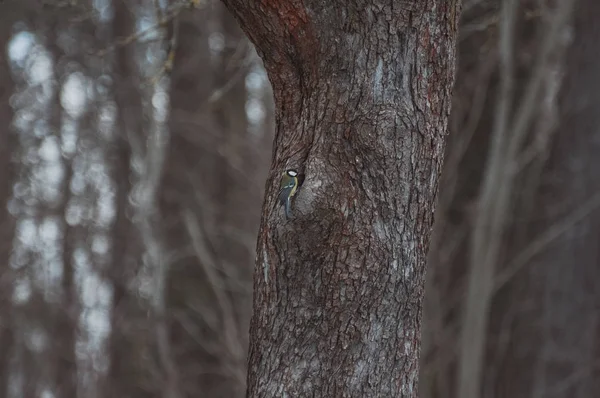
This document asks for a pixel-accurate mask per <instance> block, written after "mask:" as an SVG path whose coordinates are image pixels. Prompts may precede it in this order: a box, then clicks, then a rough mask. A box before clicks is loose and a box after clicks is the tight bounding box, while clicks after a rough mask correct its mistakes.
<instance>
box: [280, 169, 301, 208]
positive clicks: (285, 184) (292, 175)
mask: <svg viewBox="0 0 600 398" xmlns="http://www.w3.org/2000/svg"><path fill="white" fill-rule="evenodd" d="M297 190H298V172H297V171H296V170H292V169H289V170H286V171H285V172H284V173H283V176H282V177H281V185H280V186H279V203H280V204H281V205H283V207H284V209H285V218H286V219H290V218H291V217H292V211H291V203H290V202H291V200H292V196H294V194H295V193H296V191H297Z"/></svg>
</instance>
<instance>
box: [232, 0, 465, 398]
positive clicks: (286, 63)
mask: <svg viewBox="0 0 600 398" xmlns="http://www.w3.org/2000/svg"><path fill="white" fill-rule="evenodd" d="M225 3H226V4H227V6H228V7H229V8H230V9H231V10H232V11H233V13H234V14H235V15H236V16H237V17H238V19H239V21H240V23H241V26H242V28H243V29H244V30H245V31H246V33H247V34H248V36H249V37H250V38H251V40H252V41H253V42H254V43H255V45H256V47H257V50H258V51H259V54H260V55H261V56H262V58H263V60H264V63H265V67H266V69H267V71H268V73H269V78H270V80H271V83H272V85H273V91H274V96H275V104H276V115H277V118H276V123H277V130H276V137H275V146H274V156H273V162H272V164H271V173H270V177H269V179H268V182H267V196H266V200H265V204H264V207H263V218H262V222H261V228H260V232H259V239H258V248H257V262H256V267H255V284H254V288H255V296H254V314H253V320H252V323H251V331H250V339H251V342H250V345H251V348H250V359H249V373H248V396H260V397H275V396H277V397H280V396H313V395H316V396H335V397H338V396H339V397H341V396H348V397H350V396H355V397H358V396H360V397H375V396H377V397H380V396H397V397H400V396H402V397H416V396H417V376H418V359H419V348H420V324H421V303H422V297H423V280H424V273H425V259H426V253H427V250H428V246H429V237H430V231H431V226H432V221H433V212H434V208H435V199H436V192H437V184H438V178H439V172H440V167H441V162H442V158H443V151H444V145H445V136H446V134H445V132H446V124H447V116H448V112H449V106H450V96H451V86H452V82H453V73H454V61H455V59H454V44H455V36H456V29H457V17H458V2H457V1H450V2H445V1H428V2H419V1H409V2H403V3H402V4H396V3H383V2H379V1H357V0H355V1H351V2H343V4H342V2H339V1H331V2H321V1H304V2H300V1H284V2H273V1H260V2H255V1H245V0H226V1H225ZM290 167H293V168H297V169H299V171H300V172H302V173H304V174H305V176H306V179H305V182H304V185H303V186H302V188H301V189H300V191H299V193H298V194H297V197H296V199H295V201H294V203H293V211H294V216H295V217H294V219H293V220H291V221H287V222H286V221H285V218H284V216H283V213H282V211H280V209H279V208H278V207H276V206H275V200H276V195H277V189H278V188H277V187H278V183H279V178H280V175H281V173H282V172H283V170H285V169H286V168H290Z"/></svg>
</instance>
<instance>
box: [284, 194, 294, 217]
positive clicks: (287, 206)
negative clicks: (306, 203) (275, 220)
mask: <svg viewBox="0 0 600 398" xmlns="http://www.w3.org/2000/svg"><path fill="white" fill-rule="evenodd" d="M290 202H291V199H290V197H289V196H288V197H287V198H286V199H285V204H284V207H285V218H286V219H288V220H289V219H290V218H292V208H291V203H290Z"/></svg>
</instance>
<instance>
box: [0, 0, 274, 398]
mask: <svg viewBox="0 0 600 398" xmlns="http://www.w3.org/2000/svg"><path fill="white" fill-rule="evenodd" d="M0 15H1V17H0V18H1V22H0V40H2V49H3V50H2V53H1V54H2V55H1V58H0V60H1V61H2V62H0V68H1V69H0V98H1V102H0V118H1V120H2V127H1V128H2V135H1V137H0V139H1V145H0V151H1V155H2V156H0V161H1V162H2V165H1V166H0V181H1V184H2V185H1V186H2V190H1V192H0V195H1V198H2V209H4V210H3V211H2V213H1V214H2V215H1V216H0V217H1V218H0V220H1V234H2V240H1V242H2V246H1V250H0V253H1V254H0V255H1V256H2V258H3V259H4V261H2V264H3V266H2V269H1V274H0V275H1V278H0V284H1V285H0V289H1V290H0V292H1V293H0V294H1V296H0V297H1V301H0V327H1V329H0V380H1V381H0V391H1V392H0V395H1V396H6V397H74V396H85V397H102V396H106V397H115V396H120V397H142V396H143V397H150V396H157V397H158V396H172V397H185V396H198V394H202V396H210V397H235V396H242V395H244V393H245V373H246V351H247V344H248V338H247V331H248V323H249V316H250V308H251V302H252V301H251V297H252V284H251V276H252V269H253V263H254V251H255V249H254V248H255V240H256V232H257V230H258V223H259V220H260V205H261V203H262V195H263V187H264V181H265V178H266V173H267V170H268V163H269V159H270V153H271V142H272V136H273V127H272V118H273V116H272V104H271V102H272V99H271V93H270V88H269V85H268V82H267V80H266V76H265V73H264V71H263V69H262V66H261V62H260V59H259V58H258V57H257V55H256V54H255V52H254V50H253V47H252V46H251V45H250V44H249V42H248V40H246V39H245V37H244V35H243V34H242V33H241V31H240V30H239V28H238V27H237V23H236V22H235V21H234V20H233V18H232V17H231V16H230V15H229V13H228V12H227V11H226V10H225V9H224V7H223V6H222V5H221V4H220V2H218V1H200V2H189V1H172V2H168V3H166V2H161V1H156V2H137V1H135V0H134V1H130V0H115V1H110V0H106V1H103V0H99V1H93V2H92V1H75V2H68V1H67V2H59V1H46V2H42V1H26V2H20V1H5V2H3V3H2V4H1V5H0ZM173 55H174V59H173Z"/></svg>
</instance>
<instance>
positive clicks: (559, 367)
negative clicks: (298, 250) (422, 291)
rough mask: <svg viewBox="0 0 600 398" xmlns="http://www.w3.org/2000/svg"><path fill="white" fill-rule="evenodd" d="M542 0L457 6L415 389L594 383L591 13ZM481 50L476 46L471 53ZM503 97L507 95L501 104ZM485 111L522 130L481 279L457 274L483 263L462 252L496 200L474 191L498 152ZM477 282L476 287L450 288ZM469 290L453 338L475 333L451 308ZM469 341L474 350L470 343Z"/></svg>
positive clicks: (582, 387) (592, 7)
mask: <svg viewBox="0 0 600 398" xmlns="http://www.w3.org/2000/svg"><path fill="white" fill-rule="evenodd" d="M550 3H551V4H549V5H548V6H547V7H544V6H540V3H539V2H528V1H522V2H516V3H514V2H496V1H477V2H471V3H470V4H471V5H472V7H470V8H466V9H465V12H464V14H463V15H464V17H465V19H464V20H463V25H462V35H463V38H462V40H461V47H460V65H459V75H458V77H457V86H456V97H455V99H454V101H455V102H454V107H453V115H452V120H453V123H452V126H453V127H452V133H451V139H450V146H449V150H448V155H447V162H446V164H445V166H444V167H445V174H444V175H445V178H444V182H443V184H442V188H441V192H442V197H441V203H440V209H439V210H440V211H439V212H438V213H437V216H436V223H437V224H436V227H437V228H438V229H437V231H436V239H435V240H434V241H435V244H434V245H433V248H432V253H431V256H430V260H431V262H430V265H431V268H430V271H431V272H430V274H429V276H431V277H432V278H431V279H430V281H429V286H428V289H427V295H426V298H427V299H426V302H427V309H426V320H427V322H426V327H425V330H426V334H425V336H426V338H425V341H424V343H425V344H424V349H425V361H424V364H423V377H422V385H423V389H422V391H423V394H424V395H423V396H424V397H452V396H456V397H461V398H464V397H480V396H496V397H532V396H536V397H542V396H543V397H546V396H553V397H573V396H589V395H593V394H594V391H597V388H598V386H597V377H598V376H597V355H598V352H597V345H598V340H597V336H595V335H596V334H597V333H596V329H597V326H596V322H597V321H596V317H597V305H598V295H597V291H598V288H597V286H596V285H597V284H596V282H595V281H596V280H597V273H598V266H597V261H596V260H597V258H596V257H597V256H596V252H597V244H596V243H593V242H595V241H596V240H595V236H596V235H597V226H596V225H595V224H594V222H595V221H594V220H596V218H597V214H598V210H597V208H598V203H599V202H598V187H597V186H596V185H597V184H596V185H594V183H593V182H592V181H591V180H587V178H588V177H586V170H591V169H592V168H593V163H594V161H595V160H594V159H595V158H596V157H597V146H596V145H594V143H595V140H596V139H595V132H593V130H594V129H593V128H592V127H590V126H593V125H595V122H594V120H595V118H596V117H597V116H596V114H597V109H598V104H597V102H598V101H597V99H596V95H595V91H594V90H593V89H592V90H590V87H593V85H594V84H595V83H594V82H595V81H596V80H597V79H596V78H595V77H594V76H593V72H591V71H592V70H595V68H597V63H598V52H597V51H595V50H593V48H594V45H592V44H591V43H594V42H597V39H598V37H597V36H598V34H597V29H594V28H592V24H591V21H592V20H593V19H594V18H596V17H597V15H598V12H599V10H598V7H597V5H596V4H595V3H594V4H592V3H593V2H591V1H586V0H579V1H575V2H559V3H554V2H550ZM499 5H502V7H503V9H502V12H501V13H498V10H499V7H498V6H499ZM510 7H515V8H514V9H513V10H512V11H511V10H510ZM571 8H573V10H574V18H573V20H572V21H571V18H570V16H571ZM507 11H508V12H507ZM486 21H488V22H489V21H499V22H498V24H490V23H486ZM478 29H479V30H478ZM571 29H572V30H571ZM474 32H477V34H475V33H474ZM569 32H571V33H572V34H573V35H572V36H571V35H570V34H568V33H569ZM481 48H483V49H485V50H486V51H487V52H486V53H484V55H483V56H481V57H478V56H474V54H478V52H477V50H478V49H481ZM507 84H508V85H509V86H510V87H509V88H510V89H509V90H506V87H507ZM502 102H508V103H509V104H511V105H510V106H509V108H508V112H507V114H504V115H502V114H501V112H500V110H501V109H502V108H501V106H500V105H499V104H501V103H502ZM525 118H527V119H525ZM523 120H525V121H526V123H523ZM498 121H502V122H503V123H505V126H506V128H507V130H506V132H505V139H506V140H507V141H508V142H511V141H513V140H514V139H515V138H516V136H517V135H519V134H521V138H520V141H516V142H517V143H518V144H519V145H515V149H516V151H515V152H513V154H512V155H511V156H509V157H507V158H506V159H505V161H504V162H503V163H502V164H501V169H500V171H501V173H500V175H501V176H502V178H505V176H506V175H511V174H512V175H511V178H512V181H511V184H508V185H504V187H503V188H502V190H503V192H502V195H507V196H508V199H509V201H510V206H509V207H508V208H507V209H505V213H504V216H503V218H502V219H501V220H500V221H501V223H500V224H498V223H497V221H495V223H496V226H498V225H499V226H500V228H499V231H500V232H499V233H496V234H495V235H492V236H491V239H490V240H489V241H488V242H486V243H485V244H483V245H482V247H480V248H479V250H480V251H483V252H486V251H488V250H489V251H493V249H491V245H490V243H492V244H493V245H499V248H500V250H499V251H497V255H496V257H495V258H493V266H492V267H491V269H488V271H487V272H491V275H487V276H486V277H491V285H488V284H487V283H485V282H482V281H481V279H479V277H476V278H473V274H471V275H470V276H471V278H470V282H469V283H467V282H466V281H467V279H468V278H467V276H466V275H469V274H468V273H469V272H470V273H473V270H474V269H475V268H474V267H480V266H482V261H474V259H473V257H472V253H473V245H474V244H476V242H477V240H476V239H475V238H474V235H475V234H477V229H476V225H477V223H478V221H479V220H478V218H480V217H482V215H483V216H484V217H485V214H486V213H487V214H491V213H492V212H493V211H494V207H495V206H496V205H497V199H498V196H495V197H494V198H489V197H488V198H487V199H485V196H484V195H483V194H482V192H483V190H482V189H481V187H482V186H485V185H489V183H490V180H489V178H490V173H488V172H486V173H482V172H481V171H482V170H485V169H486V167H487V169H488V170H489V168H490V166H489V164H490V159H489V156H490V155H489V154H490V153H493V152H495V151H498V150H499V147H498V141H497V140H496V139H495V138H492V137H494V134H496V133H497V130H498V128H497V126H498V125H497V123H498ZM517 139H519V138H517ZM488 145H489V146H488ZM513 145H514V144H513ZM484 147H488V148H489V151H488V152H484V151H483V148H484ZM508 147H509V145H506V146H505V147H504V148H508ZM500 150H501V151H502V148H500ZM486 164H487V166H486ZM480 184H481V185H480ZM493 224H494V223H492V222H490V223H489V225H493ZM592 225H594V226H592ZM489 238H490V237H488V239H489ZM493 241H495V242H493ZM479 244H480V245H481V244H482V242H481V240H480V241H479ZM470 253H471V255H469V254H470ZM469 262H470V264H469ZM467 265H469V266H470V269H469V267H467ZM476 271H477V272H479V271H481V269H478V270H476ZM479 276H481V273H479ZM478 283H479V284H480V285H487V286H488V289H489V290H487V291H485V292H484V294H482V295H480V296H476V295H475V296H474V295H469V296H468V297H467V296H464V295H463V294H464V292H465V291H466V290H467V287H468V288H469V290H472V287H473V286H474V284H478ZM484 290H485V289H484ZM480 291H481V290H480ZM474 299H475V300H478V301H479V302H484V303H485V306H487V308H485V310H483V311H480V312H479V313H478V316H479V318H480V319H483V320H485V322H484V324H485V328H484V329H483V330H478V331H477V334H479V336H478V338H477V339H475V338H472V337H471V338H469V339H466V340H464V339H463V344H462V345H463V347H460V343H459V341H460V337H459V336H460V332H462V333H466V334H465V335H466V336H469V334H468V333H473V331H474V328H473V325H472V323H470V322H469V321H467V319H468V318H467V317H464V313H463V312H462V311H465V310H466V311H469V310H472V309H473V306H471V305H469V302H470V301H472V300H474ZM485 306H484V307H485ZM475 307H479V308H480V310H481V308H482V307H481V306H479V305H476V306H475ZM471 319H473V318H471ZM465 321H466V322H465ZM470 336H473V334H471V335H470ZM467 340H468V341H467ZM469 345H470V346H469ZM465 346H466V348H467V350H468V351H470V353H468V354H469V355H465ZM459 347H460V348H459ZM473 349H476V350H478V351H479V353H478V355H479V358H476V357H474V356H472V355H470V354H472V353H473V352H474V351H473ZM474 358H475V361H473V359H474ZM468 362H471V363H468ZM457 364H461V366H457ZM458 369H461V370H462V371H463V372H462V373H463V375H462V377H460V378H459V374H458V372H457V371H456V370H458ZM465 369H477V372H465V371H464V370H465Z"/></svg>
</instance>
